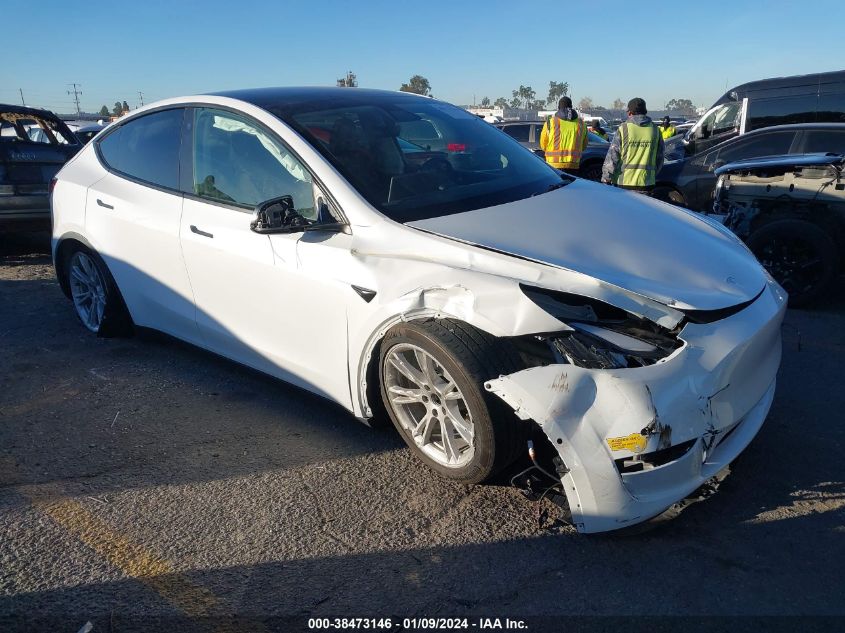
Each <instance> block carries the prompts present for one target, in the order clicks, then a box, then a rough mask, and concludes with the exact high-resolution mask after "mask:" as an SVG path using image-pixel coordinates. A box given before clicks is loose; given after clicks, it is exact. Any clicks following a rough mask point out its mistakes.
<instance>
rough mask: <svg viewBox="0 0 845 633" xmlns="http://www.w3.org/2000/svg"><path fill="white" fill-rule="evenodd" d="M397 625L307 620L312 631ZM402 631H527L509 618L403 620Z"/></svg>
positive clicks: (373, 621) (370, 620)
mask: <svg viewBox="0 0 845 633" xmlns="http://www.w3.org/2000/svg"><path fill="white" fill-rule="evenodd" d="M394 624H398V621H396V622H394V619H393V618H309V619H308V628H309V629H312V630H319V629H324V630H351V631H356V630H368V629H369V630H379V629H381V630H390V629H392V628H393V627H394ZM402 629H403V630H406V631H416V630H419V631H440V630H453V629H454V630H461V629H464V630H468V629H479V630H512V631H513V630H527V629H528V625H527V624H526V623H525V621H524V620H512V619H510V618H504V619H502V618H478V620H470V619H469V618H403V619H402Z"/></svg>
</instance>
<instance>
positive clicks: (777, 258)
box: [713, 154, 845, 306]
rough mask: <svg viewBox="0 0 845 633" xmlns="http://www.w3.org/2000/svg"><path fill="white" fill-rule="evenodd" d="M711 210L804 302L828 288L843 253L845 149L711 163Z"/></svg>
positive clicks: (792, 297) (792, 299)
mask: <svg viewBox="0 0 845 633" xmlns="http://www.w3.org/2000/svg"><path fill="white" fill-rule="evenodd" d="M716 174H717V175H718V176H719V182H718V185H717V187H716V201H715V203H714V206H713V211H714V213H716V214H718V215H720V216H724V222H725V225H726V226H727V227H728V228H729V229H731V230H732V231H733V232H734V233H736V234H737V235H738V236H739V237H740V238H742V240H743V241H745V242H746V244H748V247H749V248H750V249H751V250H752V252H753V253H754V254H755V255H756V256H757V258H758V259H759V260H760V263H762V264H763V266H765V267H766V269H767V270H768V271H769V273H771V275H772V276H773V277H774V278H775V279H776V280H777V281H778V283H780V284H781V285H782V286H783V287H784V288H785V289H786V291H787V292H788V293H789V304H790V305H791V306H801V305H806V304H808V303H811V302H813V301H815V300H817V299H819V298H821V297H822V296H823V295H825V294H826V293H827V291H828V290H829V289H830V287H831V285H832V284H833V283H834V282H835V280H836V278H837V277H838V276H839V274H840V273H841V272H843V269H842V262H843V261H845V260H843V257H842V254H843V252H845V156H842V155H837V154H807V155H804V156H770V157H765V158H759V159H755V160H746V161H740V162H736V163H729V164H727V165H724V166H723V167H720V168H719V169H717V170H716Z"/></svg>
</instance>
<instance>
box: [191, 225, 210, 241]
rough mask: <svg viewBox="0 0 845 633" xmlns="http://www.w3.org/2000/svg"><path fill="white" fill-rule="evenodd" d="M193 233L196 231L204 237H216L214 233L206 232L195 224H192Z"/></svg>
mask: <svg viewBox="0 0 845 633" xmlns="http://www.w3.org/2000/svg"><path fill="white" fill-rule="evenodd" d="M191 233H196V234H197V235H202V236H203V237H210V238H214V235H213V234H212V233H206V232H205V231H201V230H199V229H198V228H197V227H195V226H194V225H193V224H192V225H191Z"/></svg>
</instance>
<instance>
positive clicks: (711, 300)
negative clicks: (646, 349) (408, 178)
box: [408, 180, 765, 310]
mask: <svg viewBox="0 0 845 633" xmlns="http://www.w3.org/2000/svg"><path fill="white" fill-rule="evenodd" d="M408 225H409V226H412V227H415V228H418V229H422V230H424V231H428V232H431V233H435V234H437V235H441V236H444V237H449V238H452V239H457V240H460V241H463V242H466V243H469V244H474V245H477V246H481V247H484V248H490V249H494V250H497V251H501V252H504V253H508V254H510V255H516V256H519V257H525V258H528V259H531V260H535V261H538V262H543V263H545V264H550V265H552V266H557V267H560V268H565V269H568V270H574V271H577V272H580V273H583V274H586V275H590V276H591V277H594V278H596V279H599V280H602V281H605V282H607V283H610V284H613V285H615V286H618V287H620V288H624V289H626V290H629V291H631V292H635V293H637V294H640V295H643V296H646V297H649V298H651V299H654V300H656V301H659V302H661V303H664V304H667V305H670V306H673V307H676V308H679V309H693V310H715V309H720V308H727V307H730V306H734V305H737V304H739V303H743V302H745V301H749V300H751V299H753V298H754V297H755V296H757V295H758V294H759V293H760V291H761V289H762V288H763V286H764V285H765V276H764V272H763V269H762V267H761V266H760V265H759V264H758V263H757V261H756V260H755V259H754V256H753V255H751V253H750V252H749V251H748V250H746V249H745V247H744V246H743V245H742V244H741V243H740V242H739V241H738V240H737V239H736V238H734V237H732V236H730V235H726V234H725V233H723V232H722V231H721V230H720V229H718V228H715V227H714V226H712V225H711V224H709V223H707V222H705V221H704V220H702V219H701V216H698V214H694V213H692V212H688V211H685V210H683V209H679V208H677V207H674V206H672V205H669V204H666V203H663V202H659V201H657V200H653V199H651V198H648V197H646V196H643V195H640V194H635V193H628V192H624V191H622V190H619V189H614V188H612V187H609V186H606V185H598V184H596V183H592V182H589V181H585V180H576V181H575V182H573V183H572V184H569V185H567V186H565V187H563V188H562V189H558V190H555V191H552V192H549V193H546V194H543V195H539V196H535V197H533V198H528V199H526V200H520V201H517V202H512V203H509V204H504V205H500V206H497V207H490V208H486V209H478V210H476V211H468V212H465V213H457V214H454V215H447V216H442V217H438V218H431V219H428V220H419V221H415V222H410V223H408ZM725 230H727V229H725Z"/></svg>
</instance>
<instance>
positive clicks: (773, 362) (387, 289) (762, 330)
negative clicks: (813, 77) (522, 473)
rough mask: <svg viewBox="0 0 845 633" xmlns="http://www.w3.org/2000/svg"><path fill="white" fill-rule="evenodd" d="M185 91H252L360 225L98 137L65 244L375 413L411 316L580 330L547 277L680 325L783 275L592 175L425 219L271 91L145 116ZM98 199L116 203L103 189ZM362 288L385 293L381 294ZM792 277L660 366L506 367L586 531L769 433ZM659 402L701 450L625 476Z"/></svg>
mask: <svg viewBox="0 0 845 633" xmlns="http://www.w3.org/2000/svg"><path fill="white" fill-rule="evenodd" d="M179 104H207V105H212V106H213V105H217V106H225V107H230V108H235V109H237V110H239V111H240V112H242V113H243V114H245V115H247V116H250V117H252V118H254V119H256V120H258V121H259V122H261V123H262V124H264V125H265V126H266V127H267V128H269V129H270V130H271V131H273V132H274V133H275V134H276V135H278V137H279V138H280V139H281V140H282V141H283V142H284V143H286V144H287V145H288V146H289V147H290V148H291V149H293V150H294V151H295V152H296V153H297V154H298V156H299V157H300V158H301V160H302V162H303V163H304V164H306V165H307V166H308V167H309V169H310V170H311V171H312V172H313V174H314V176H315V177H316V179H317V180H318V181H319V182H320V183H322V185H323V187H324V188H325V190H326V192H327V193H328V194H330V196H331V198H332V199H333V202H334V203H335V204H336V206H337V207H338V208H339V209H340V210H341V211H342V213H343V215H344V216H345V217H346V219H347V220H348V224H349V227H350V229H351V235H350V234H344V233H318V232H309V233H300V234H288V235H272V236H267V235H258V234H256V233H253V232H251V231H250V230H249V223H250V220H251V216H250V214H248V213H243V212H242V211H238V210H235V209H233V208H231V207H227V206H225V205H214V204H210V203H207V202H202V201H199V200H195V199H192V198H191V197H190V196H184V197H183V196H181V195H178V194H172V193H165V192H162V191H158V190H155V189H152V188H149V187H144V186H142V185H139V184H137V183H133V182H131V181H129V180H127V179H125V178H122V177H120V176H118V175H115V174H112V173H109V172H108V171H107V170H106V169H105V168H103V167H102V165H100V163H99V160H98V159H97V157H96V154H95V151H94V144H93V143H92V144H89V145H88V146H86V147H85V148H84V149H83V150H82V151H81V152H80V154H79V155H77V157H76V158H74V159H73V160H72V161H70V162H69V163H68V164H67V165H66V166H65V167H64V168H63V169H62V171H61V172H60V173H59V183H58V185H57V187H56V190H55V196H54V198H55V199H54V215H55V217H54V235H53V237H54V249H55V248H57V247H58V246H59V243H60V242H61V241H62V240H63V239H79V240H82V241H85V242H87V243H88V244H90V245H91V247H92V248H94V249H95V250H96V251H97V252H99V253H100V254H101V255H102V256H103V258H104V259H105V261H106V262H107V264H108V265H109V267H110V269H111V270H112V273H113V274H114V277H115V279H116V280H117V283H118V286H119V287H120V289H121V292H122V293H123V295H124V298H125V299H126V302H127V305H128V307H129V309H130V312H131V314H132V317H133V319H135V321H136V323H138V324H140V325H145V326H148V327H153V328H156V329H160V330H163V331H165V332H168V333H170V334H174V335H176V336H178V337H180V338H183V339H185V340H187V341H189V342H191V343H195V344H197V345H200V346H202V347H205V348H207V349H210V350H212V351H214V352H216V353H219V354H221V355H223V356H226V357H228V358H231V359H233V360H236V361H238V362H241V363H243V364H245V365H249V366H251V367H255V368H256V369H259V370H261V371H264V372H266V373H268V374H271V375H274V376H277V377H280V378H283V379H285V380H288V381H290V382H293V383H294V384H297V385H299V386H302V387H304V388H306V389H309V390H311V391H313V392H315V393H318V394H320V395H322V396H325V397H327V398H330V399H332V400H335V401H337V402H339V403H341V404H342V405H343V406H345V407H346V408H348V409H349V410H350V411H351V412H353V413H354V414H355V415H357V416H359V417H364V418H365V417H369V416H370V415H371V413H372V411H371V407H370V403H368V401H367V386H368V385H367V367H368V363H369V362H370V360H371V358H372V356H373V353H374V350H375V349H376V346H377V344H378V342H379V340H380V339H381V337H382V336H383V335H384V334H385V332H386V331H387V330H388V329H389V328H390V327H391V326H392V325H393V324H395V323H397V322H400V321H403V320H411V319H417V318H423V317H431V316H435V317H449V318H454V319H460V320H462V321H465V322H467V323H470V324H471V325H473V326H475V327H477V328H479V329H481V330H484V331H486V332H488V333H490V334H492V335H494V336H499V337H506V336H520V335H528V334H534V333H539V332H553V331H561V330H565V329H567V328H568V326H567V325H566V324H565V323H562V322H560V321H559V320H557V319H556V318H554V317H553V316H551V315H550V314H548V313H547V312H545V311H544V310H542V309H541V308H540V307H539V306H537V305H536V304H535V303H533V302H532V301H531V300H529V299H528V298H527V297H526V295H525V294H524V293H523V292H522V291H521V290H520V284H529V285H532V286H537V287H541V288H547V289H551V290H559V291H562V292H567V293H572V294H575V295H580V296H584V297H591V298H594V299H599V300H601V301H605V302H607V303H610V304H612V305H614V306H617V307H618V308H621V309H623V310H626V311H628V312H630V313H632V314H635V315H637V316H640V317H642V318H645V319H648V320H651V321H653V322H654V323H657V324H659V325H661V326H663V327H665V328H668V329H671V328H674V327H675V326H676V325H678V324H679V323H680V322H681V321H682V319H683V318H684V314H683V312H682V311H681V310H683V309H688V308H694V309H713V308H723V307H727V306H733V305H736V304H739V303H741V302H744V301H748V300H750V299H751V298H753V297H754V296H755V295H756V294H757V293H759V292H760V291H761V289H762V288H764V286H765V284H766V283H767V281H766V278H765V276H764V273H763V271H762V269H761V268H760V266H759V265H758V264H756V262H755V261H754V260H753V258H752V256H751V255H750V253H749V252H748V251H747V250H746V249H744V247H742V246H741V245H740V244H738V243H737V242H736V241H735V240H734V239H733V238H729V237H727V236H726V235H725V233H724V232H723V230H721V229H718V228H714V227H713V226H711V225H708V224H707V223H705V222H703V221H701V220H699V219H697V218H695V217H693V216H691V215H690V214H689V213H687V212H685V211H682V210H679V209H676V208H674V207H671V206H669V205H665V204H662V203H658V202H655V201H651V200H648V199H646V198H644V197H642V196H637V195H633V194H627V193H624V192H620V191H615V190H613V189H611V188H607V187H601V186H598V185H594V184H592V183H587V182H585V181H576V182H575V183H573V184H571V185H568V186H566V187H564V188H563V189H560V190H558V191H554V192H550V193H547V194H544V195H540V196H537V197H534V198H530V199H527V200H523V201H521V202H516V203H512V204H508V205H501V206H499V207H493V208H490V209H484V210H480V211H475V212H469V213H463V214H458V215H454V216H450V217H445V218H439V219H434V220H428V221H423V222H418V223H416V227H413V226H406V225H402V224H398V223H395V222H393V221H391V220H389V219H387V218H385V217H384V216H383V215H381V214H380V213H378V212H377V211H376V210H375V209H373V208H372V207H371V206H370V205H369V204H368V203H367V202H366V201H365V200H364V198H362V196H361V195H360V194H359V193H358V192H357V191H356V190H355V189H354V188H353V187H352V186H351V185H350V184H349V183H348V182H347V181H346V180H345V179H344V178H343V177H341V175H340V174H339V173H338V172H337V171H336V170H335V169H334V167H333V166H332V165H331V164H329V163H328V162H327V161H326V160H325V159H324V158H323V156H322V155H320V154H319V153H318V152H317V151H316V150H315V149H314V148H313V147H311V145H310V144H309V143H307V142H306V141H304V140H303V139H302V138H300V137H299V136H298V135H297V134H296V133H295V132H294V131H292V130H291V129H290V128H288V127H287V126H286V125H285V124H284V123H283V122H281V121H280V120H278V119H277V118H275V117H274V116H272V115H270V114H269V113H267V112H265V111H264V110H262V109H260V108H257V107H255V106H253V105H251V104H248V103H243V102H240V101H238V100H235V99H231V98H227V97H216V96H195V97H186V98H184V99H174V100H168V101H165V102H159V103H157V104H152V105H151V106H148V107H147V108H145V109H142V110H140V111H138V112H136V113H133V115H131V117H134V116H138V115H139V114H143V113H144V112H145V111H146V110H149V109H152V108H156V107H161V106H163V105H179ZM130 120H131V118H130ZM98 197H99V198H100V199H102V200H103V201H104V202H106V203H108V204H113V206H114V207H115V209H114V210H108V209H105V208H103V207H100V206H97V205H96V199H97V198H98ZM92 205H94V206H92ZM191 226H194V227H196V229H198V230H199V231H202V232H205V233H208V234H211V235H213V238H209V237H207V236H203V235H202V234H200V233H197V232H195V231H192V230H191ZM474 244H478V245H482V246H484V247H486V248H479V247H478V246H476V245H474ZM54 252H55V251H54ZM508 253H512V254H513V255H517V256H518V257H514V256H512V255H509V254H508ZM729 277H730V278H731V279H730V280H729V279H728V278H729ZM352 286H358V287H360V288H365V289H367V290H370V291H373V292H374V293H375V296H374V297H373V298H372V300H371V301H369V302H367V301H365V300H364V299H363V298H362V297H361V296H360V295H359V294H358V293H357V292H356V291H355V290H354V289H353V288H352ZM780 292H781V291H780V290H779V289H778V288H777V287H776V285H775V286H771V285H770V288H769V290H766V291H764V292H763V294H762V296H761V297H760V298H759V299H758V300H757V301H755V302H754V303H753V304H752V305H750V306H749V307H748V308H746V309H744V310H742V311H741V312H739V313H737V314H735V315H733V316H732V317H730V318H728V319H724V320H722V321H719V322H716V323H713V324H710V325H702V326H693V325H689V324H688V325H686V326H685V328H684V329H683V333H682V338H683V340H684V341H685V345H684V347H682V348H681V349H680V350H678V351H677V352H675V353H674V354H673V355H672V356H671V357H669V358H668V359H665V360H663V361H661V362H659V363H657V364H656V365H653V366H650V367H644V368H641V369H627V370H611V371H608V370H586V369H580V368H578V367H575V366H572V365H565V366H563V365H553V366H548V367H540V368H533V369H526V370H524V371H521V372H518V373H515V374H512V375H509V376H503V377H491V380H490V381H489V388H490V390H491V391H493V392H494V393H496V394H497V395H498V396H499V397H501V398H503V399H504V400H505V401H506V402H508V403H509V404H511V405H512V406H513V407H514V409H516V410H517V413H518V414H519V415H520V416H522V417H525V418H532V419H534V420H536V422H537V423H538V424H540V425H541V426H542V428H543V429H544V430H545V432H546V433H547V434H548V435H549V437H550V438H551V439H552V441H553V442H554V441H555V440H556V439H557V438H561V439H562V440H563V444H561V445H558V444H555V445H556V446H557V447H558V450H559V452H560V454H561V457H562V458H563V459H564V462H565V463H566V465H567V467H568V468H569V469H570V472H569V473H568V474H567V475H566V476H565V477H564V478H563V483H564V485H565V486H566V487H567V496H568V497H569V501H570V504H571V505H572V504H574V505H573V515H574V516H575V517H576V521H577V523H578V525H579V529H582V530H584V531H601V530H606V529H613V528H616V527H620V526H621V525H629V524H631V523H635V522H637V521H641V520H645V519H647V518H649V516H653V515H655V514H658V513H659V512H660V511H662V510H663V509H665V508H666V507H667V506H669V505H671V504H672V503H674V502H675V501H677V500H679V499H680V498H681V497H683V496H684V495H685V494H687V493H688V492H689V491H690V490H692V489H694V488H695V487H696V486H697V485H698V484H699V483H700V482H701V481H703V480H704V479H706V478H707V477H709V476H710V473H711V471H712V470H713V468H715V467H716V466H717V465H719V464H722V463H723V462H724V463H726V462H729V461H730V460H731V459H733V457H735V456H736V454H738V453H739V452H740V451H741V450H742V448H744V446H745V445H746V444H747V443H748V441H750V439H751V438H752V437H753V435H754V433H756V431H757V429H758V428H759V426H760V424H761V423H762V421H763V419H764V417H765V413H766V411H767V410H768V406H769V404H770V402H771V393H772V389H773V384H774V375H775V373H776V370H777V365H778V362H779V354H780V338H779V329H778V328H779V325H780V320H781V319H782V317H783V310H784V306H785V298H784V297H783V296H782V295H779V293H780ZM563 374H566V379H565V381H563V382H561V380H562V379H561V376H562V375H563ZM562 384H566V385H567V388H566V389H562V388H561V387H560V386H561V385H562ZM552 385H557V388H551V386H552ZM720 390H721V391H720ZM647 394H650V395H647ZM714 394H716V395H714ZM711 396H712V397H711ZM702 398H704V399H705V400H707V403H708V407H707V408H706V410H702V400H701V399H702ZM708 398H709V399H708ZM655 410H656V411H657V412H658V414H659V416H660V418H661V420H664V421H667V423H670V425H671V427H672V442H673V443H677V442H683V441H685V440H691V439H696V438H698V439H696V442H698V443H697V444H696V448H694V449H693V450H691V451H689V452H688V453H687V454H686V455H684V458H683V460H677V462H673V463H672V464H668V465H667V466H664V467H662V468H656V469H653V470H651V471H648V472H646V473H643V474H642V475H639V474H638V475H639V476H637V477H633V476H627V475H626V476H624V477H623V476H620V475H619V473H618V471H617V470H616V467H615V465H614V461H613V460H614V459H616V458H618V456H617V455H612V454H610V452H609V450H608V449H607V448H606V446H607V444H606V438H607V437H613V436H614V434H615V435H626V434H629V433H632V432H638V431H640V430H641V429H643V428H644V427H645V426H647V425H648V424H649V422H650V421H651V419H652V418H653V417H654V411H655ZM738 420H743V422H742V424H741V426H740V427H738V428H737V430H736V431H734V432H733V433H732V434H731V436H730V438H729V439H730V443H728V442H727V441H726V442H724V444H723V445H720V446H719V447H716V446H715V444H714V445H712V446H711V447H710V448H711V449H714V450H711V451H710V452H709V454H708V455H707V457H706V459H705V458H704V448H705V440H703V439H700V438H702V437H704V436H706V435H707V434H708V433H710V435H712V434H713V432H714V431H718V430H719V429H723V428H726V427H729V426H730V425H732V424H733V423H735V422H736V421H738ZM698 444H700V446H699V445H698ZM651 448H652V447H651V445H650V448H649V449H648V450H651ZM719 451H720V452H719Z"/></svg>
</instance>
